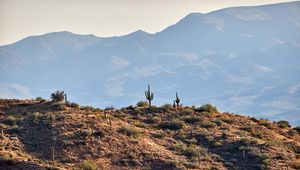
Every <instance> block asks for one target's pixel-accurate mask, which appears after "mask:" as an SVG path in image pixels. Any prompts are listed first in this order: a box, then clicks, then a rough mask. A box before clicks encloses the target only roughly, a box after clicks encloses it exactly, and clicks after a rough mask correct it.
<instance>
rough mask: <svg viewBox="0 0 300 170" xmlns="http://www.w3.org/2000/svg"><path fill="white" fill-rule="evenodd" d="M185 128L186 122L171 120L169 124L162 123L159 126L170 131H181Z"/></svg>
mask: <svg viewBox="0 0 300 170" xmlns="http://www.w3.org/2000/svg"><path fill="white" fill-rule="evenodd" d="M183 126H184V122H182V121H179V120H171V121H168V122H162V123H160V124H159V127H160V128H162V129H169V130H179V129H181V128H182V127H183Z"/></svg>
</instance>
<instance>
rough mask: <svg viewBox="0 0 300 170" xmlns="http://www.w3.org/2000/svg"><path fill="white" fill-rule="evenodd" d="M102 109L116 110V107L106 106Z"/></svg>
mask: <svg viewBox="0 0 300 170" xmlns="http://www.w3.org/2000/svg"><path fill="white" fill-rule="evenodd" d="M104 110H106V111H108V110H116V108H115V107H114V106H107V107H106V108H105V109H104Z"/></svg>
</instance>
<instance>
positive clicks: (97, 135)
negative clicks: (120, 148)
mask: <svg viewBox="0 0 300 170" xmlns="http://www.w3.org/2000/svg"><path fill="white" fill-rule="evenodd" d="M93 135H94V136H95V137H100V138H103V137H104V136H105V133H104V132H103V131H102V130H100V129H99V130H97V131H95V132H94V133H93Z"/></svg>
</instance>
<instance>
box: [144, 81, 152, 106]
mask: <svg viewBox="0 0 300 170" xmlns="http://www.w3.org/2000/svg"><path fill="white" fill-rule="evenodd" d="M145 97H146V99H147V100H148V102H149V106H151V101H152V100H153V97H154V94H153V93H152V92H151V90H150V85H149V84H148V90H147V91H145Z"/></svg>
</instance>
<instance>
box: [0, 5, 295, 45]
mask: <svg viewBox="0 0 300 170" xmlns="http://www.w3.org/2000/svg"><path fill="white" fill-rule="evenodd" d="M288 1H289V0H240V1H237V0H0V45H5V44H10V43H13V42H16V41H19V40H21V39H23V38H25V37H28V36H30V35H41V34H45V33H49V32H56V31H70V32H73V33H77V34H94V35H96V36H99V37H108V36H117V35H125V34H128V33H130V32H133V31H136V30H139V29H141V30H144V31H146V32H149V33H155V32H159V31H161V30H163V29H164V28H166V27H167V26H169V25H172V24H174V23H176V22H178V21H179V20H180V19H182V18H183V17H184V16H186V15H188V14H189V13H191V12H201V13H207V12H211V11H214V10H217V9H221V8H226V7H233V6H253V5H262V4H272V3H280V2H288Z"/></svg>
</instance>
